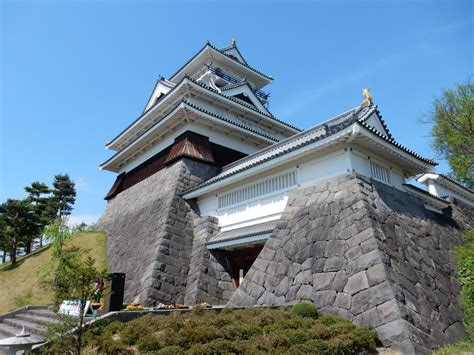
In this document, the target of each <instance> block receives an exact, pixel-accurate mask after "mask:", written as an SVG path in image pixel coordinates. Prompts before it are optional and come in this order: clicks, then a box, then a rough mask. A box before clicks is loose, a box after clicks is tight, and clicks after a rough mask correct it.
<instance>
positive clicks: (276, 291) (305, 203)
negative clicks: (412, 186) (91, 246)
mask: <svg viewBox="0 0 474 355" xmlns="http://www.w3.org/2000/svg"><path fill="white" fill-rule="evenodd" d="M215 174H216V168H214V167H212V166H210V165H206V164H204V163H200V162H196V161H192V160H189V159H182V160H180V161H178V162H176V163H174V164H173V165H171V166H168V167H167V168H165V169H163V170H161V171H159V172H158V173H156V174H154V175H153V176H151V177H149V178H147V179H145V180H144V181H142V182H140V183H138V184H137V185H135V186H133V187H131V188H130V189H128V190H126V191H124V192H122V193H120V194H119V195H117V196H116V197H115V198H114V199H113V200H111V201H110V202H109V203H108V206H107V208H106V210H105V212H104V214H103V215H102V217H101V219H100V220H99V222H98V227H99V228H101V229H103V230H105V231H107V233H108V255H109V269H110V271H112V272H125V273H126V275H127V276H126V294H125V301H126V302H131V301H138V302H140V303H142V304H145V305H147V306H152V305H156V304H158V303H160V302H162V303H174V302H176V303H183V302H184V303H185V304H187V305H193V304H197V303H201V302H208V303H210V304H227V305H229V306H253V305H291V304H294V303H296V302H298V301H299V300H311V301H313V302H314V303H315V304H316V305H317V306H318V307H319V308H320V309H321V310H322V311H325V312H330V313H333V314H337V315H341V316H343V317H347V318H349V319H352V320H353V321H354V322H355V323H356V324H360V325H372V326H374V327H375V328H376V330H377V331H378V334H379V338H380V339H381V340H382V342H383V344H384V346H389V347H393V348H395V349H398V350H401V351H403V352H406V353H413V352H416V353H427V352H429V350H430V349H434V348H436V347H438V346H440V345H442V344H445V343H447V342H453V341H455V340H456V339H460V338H461V337H463V335H464V329H463V326H462V312H461V309H460V306H459V291H460V287H459V283H458V281H457V279H456V277H455V276H456V269H455V265H454V262H453V260H452V259H451V252H452V250H453V248H454V247H455V246H457V245H459V244H460V243H461V242H462V237H461V235H462V232H463V230H464V229H466V228H468V227H469V226H470V224H471V223H472V221H473V216H474V211H473V210H472V209H470V208H468V207H467V206H464V205H461V204H459V203H458V202H456V201H452V203H451V206H452V210H451V211H448V212H449V213H446V214H445V215H441V214H437V213H435V212H432V211H429V210H427V209H426V208H425V207H424V205H423V202H422V201H421V200H419V199H417V198H415V197H413V196H411V195H409V194H407V193H405V192H403V191H399V190H396V189H394V188H392V187H390V186H387V185H384V184H381V183H377V182H374V181H372V180H370V179H367V178H365V177H362V176H359V175H356V174H348V175H345V176H341V177H339V178H335V179H333V180H330V181H326V182H322V183H320V184H317V185H315V186H311V187H307V188H304V189H299V190H296V191H294V192H292V193H291V194H290V198H289V201H288V204H287V207H286V209H285V211H284V214H283V216H282V218H281V219H280V221H279V223H278V225H277V227H276V229H275V230H274V231H273V233H272V234H271V236H270V238H269V239H268V240H267V242H266V244H265V246H264V248H263V249H262V251H261V252H260V254H259V256H258V258H257V259H256V261H255V262H254V264H253V265H252V267H251V269H250V270H249V272H248V273H247V275H246V277H245V278H244V280H243V282H242V284H241V285H240V287H239V288H238V289H237V290H235V291H234V288H233V286H232V283H231V278H230V276H229V273H228V272H227V271H226V268H225V265H226V263H225V259H223V258H222V255H220V254H219V253H218V252H213V253H211V252H210V251H209V250H208V249H207V247H206V243H207V241H208V240H209V239H210V238H211V237H212V236H213V235H215V234H216V233H218V231H219V229H218V221H217V220H216V219H215V218H213V217H201V216H199V211H198V209H197V207H196V206H195V205H193V204H192V203H189V202H187V201H185V200H183V199H182V198H181V196H180V195H181V193H182V192H183V191H184V190H185V189H187V188H189V187H190V186H193V185H195V184H197V183H199V182H201V181H203V180H205V179H208V178H209V177H211V176H213V175H215Z"/></svg>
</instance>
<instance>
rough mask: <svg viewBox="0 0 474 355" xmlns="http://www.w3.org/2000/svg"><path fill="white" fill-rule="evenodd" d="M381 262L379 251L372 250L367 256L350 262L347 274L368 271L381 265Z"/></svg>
mask: <svg viewBox="0 0 474 355" xmlns="http://www.w3.org/2000/svg"><path fill="white" fill-rule="evenodd" d="M381 262H382V259H381V257H380V252H379V250H372V251H370V252H368V253H367V254H364V255H361V256H359V257H358V258H357V259H355V260H353V261H349V262H348V264H347V272H348V273H349V274H355V273H357V272H359V271H363V270H366V269H368V268H369V267H371V266H373V265H376V264H380V263H381Z"/></svg>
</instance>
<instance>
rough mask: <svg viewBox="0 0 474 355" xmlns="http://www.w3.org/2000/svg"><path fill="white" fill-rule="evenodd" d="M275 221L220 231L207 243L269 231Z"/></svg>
mask: <svg viewBox="0 0 474 355" xmlns="http://www.w3.org/2000/svg"><path fill="white" fill-rule="evenodd" d="M277 223H278V220H277V221H271V222H265V223H260V224H254V225H252V226H247V227H242V228H237V229H232V230H230V231H225V232H221V233H219V234H217V235H215V236H214V237H212V238H211V239H210V240H209V241H208V242H207V244H208V245H212V244H216V243H222V242H229V241H232V240H237V239H242V238H248V237H254V236H258V235H262V234H267V233H271V232H272V231H273V230H274V229H275V227H276V225H277Z"/></svg>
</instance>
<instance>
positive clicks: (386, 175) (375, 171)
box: [370, 161, 391, 184]
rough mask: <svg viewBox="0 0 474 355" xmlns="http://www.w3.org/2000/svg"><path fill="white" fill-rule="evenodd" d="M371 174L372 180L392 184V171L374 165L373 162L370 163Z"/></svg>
mask: <svg viewBox="0 0 474 355" xmlns="http://www.w3.org/2000/svg"><path fill="white" fill-rule="evenodd" d="M370 172H371V174H372V178H373V179H375V180H378V181H381V182H385V183H387V184H390V183H391V182H390V170H388V169H387V168H385V167H383V166H382V165H379V164H377V163H374V162H373V161H371V162H370Z"/></svg>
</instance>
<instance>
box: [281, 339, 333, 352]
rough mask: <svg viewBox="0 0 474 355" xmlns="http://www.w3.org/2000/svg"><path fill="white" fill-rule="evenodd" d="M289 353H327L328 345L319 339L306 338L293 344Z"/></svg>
mask: <svg viewBox="0 0 474 355" xmlns="http://www.w3.org/2000/svg"><path fill="white" fill-rule="evenodd" d="M289 352H290V354H325V353H326V354H327V353H329V347H328V345H327V343H326V342H324V341H322V340H319V339H312V340H308V341H307V342H305V343H303V344H297V345H293V346H292V347H291V348H290V351H289Z"/></svg>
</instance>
